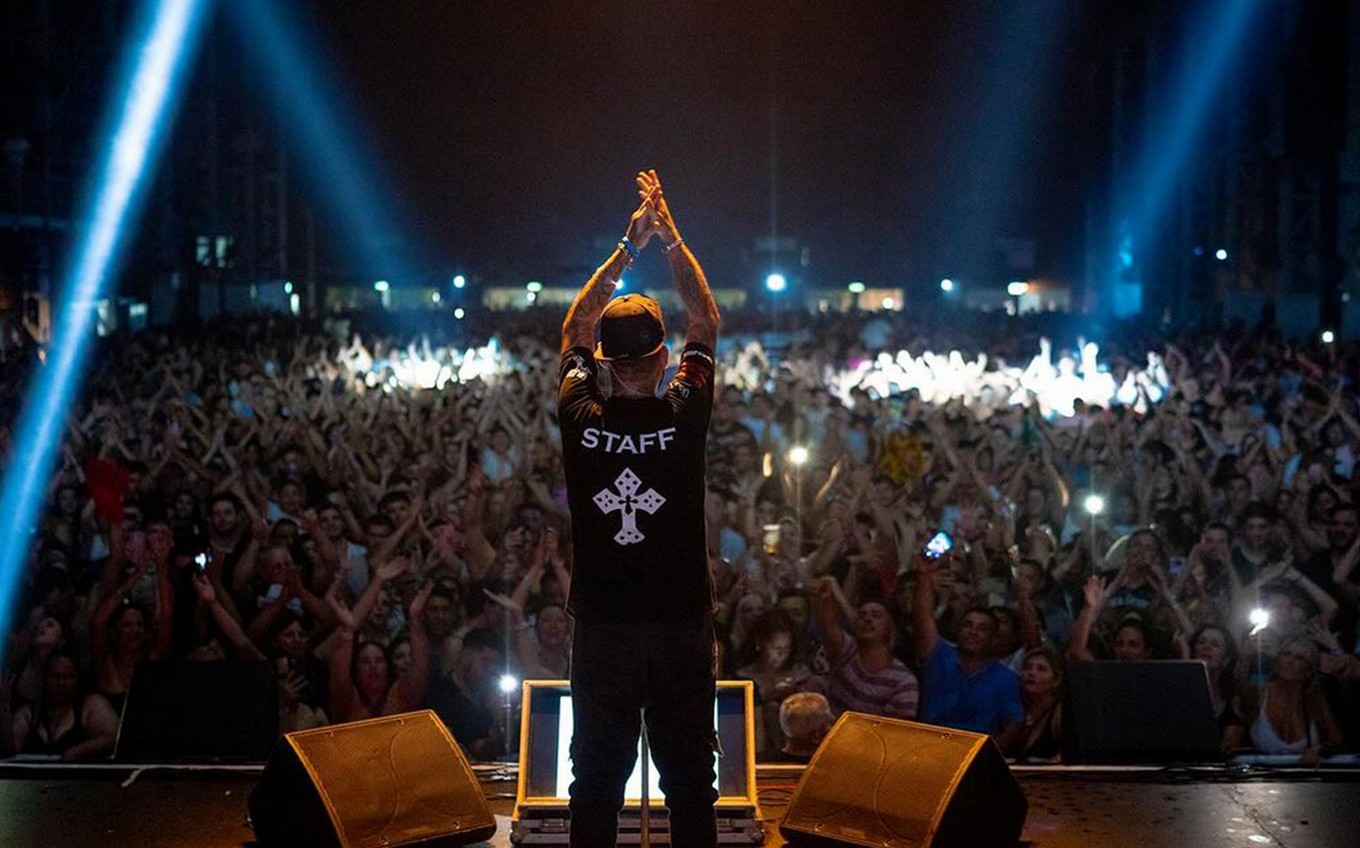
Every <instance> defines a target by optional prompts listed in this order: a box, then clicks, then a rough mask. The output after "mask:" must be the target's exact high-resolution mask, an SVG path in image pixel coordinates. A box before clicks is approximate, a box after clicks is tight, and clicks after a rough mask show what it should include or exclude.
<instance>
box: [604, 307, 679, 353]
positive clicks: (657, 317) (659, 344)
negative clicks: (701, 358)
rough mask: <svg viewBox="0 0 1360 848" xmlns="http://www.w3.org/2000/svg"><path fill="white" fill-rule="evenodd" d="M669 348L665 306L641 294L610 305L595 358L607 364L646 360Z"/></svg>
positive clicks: (605, 312)
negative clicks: (625, 360)
mask: <svg viewBox="0 0 1360 848" xmlns="http://www.w3.org/2000/svg"><path fill="white" fill-rule="evenodd" d="M665 346H666V323H665V322H664V321H663V320H661V305H660V304H659V303H657V302H656V301H655V300H652V299H651V298H650V297H647V296H646V295H641V294H626V295H624V296H623V297H616V298H614V299H613V300H611V301H609V305H607V306H606V307H605V308H604V313H603V314H601V315H600V343H599V344H598V345H596V347H595V358H596V359H601V360H604V361H606V362H608V361H611V360H615V359H619V360H624V359H644V358H646V357H648V356H651V355H652V354H654V353H656V352H657V351H659V350H661V348H663V347H665Z"/></svg>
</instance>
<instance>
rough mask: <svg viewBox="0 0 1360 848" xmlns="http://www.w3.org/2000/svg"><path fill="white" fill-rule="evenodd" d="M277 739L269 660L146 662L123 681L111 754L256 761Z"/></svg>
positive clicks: (156, 759) (139, 757)
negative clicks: (123, 696)
mask: <svg viewBox="0 0 1360 848" xmlns="http://www.w3.org/2000/svg"><path fill="white" fill-rule="evenodd" d="M278 738H279V707H278V684H277V682H276V679H275V672H274V667H273V666H272V665H271V664H270V663H267V662H188V661H183V660H146V661H144V662H142V663H140V664H138V666H137V670H136V671H135V672H134V673H133V675H132V680H131V681H130V682H129V684H128V691H127V700H126V701H124V703H123V716H122V718H121V720H120V721H119V723H118V739H117V742H116V743H115V746H114V756H115V759H117V760H120V761H123V762H183V761H214V762H221V761H227V762H255V763H262V762H264V761H265V759H266V758H267V757H268V756H269V751H270V749H271V748H273V746H274V743H275V742H276V741H278Z"/></svg>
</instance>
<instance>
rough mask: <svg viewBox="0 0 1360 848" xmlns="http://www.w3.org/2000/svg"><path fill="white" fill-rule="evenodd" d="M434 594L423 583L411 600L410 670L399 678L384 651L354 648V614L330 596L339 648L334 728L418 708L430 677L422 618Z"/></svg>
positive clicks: (373, 646)
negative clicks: (338, 725) (426, 603)
mask: <svg viewBox="0 0 1360 848" xmlns="http://www.w3.org/2000/svg"><path fill="white" fill-rule="evenodd" d="M433 589H434V584H433V583H427V584H426V585H425V586H423V587H422V588H421V589H420V591H418V592H417V593H416V595H415V597H414V598H412V600H411V606H410V609H409V610H408V612H407V621H408V622H409V624H410V627H411V636H410V644H411V660H410V670H409V671H408V672H407V674H406V675H404V676H399V675H398V674H397V671H396V669H395V668H394V663H393V661H392V657H391V656H390V655H389V654H388V652H387V649H386V648H384V647H383V646H382V645H379V644H377V643H375V642H364V643H362V644H357V645H356V644H355V643H356V642H357V639H356V638H355V637H356V633H357V630H358V623H357V622H356V621H355V620H354V613H353V612H351V611H350V610H349V609H348V608H346V607H345V605H344V604H343V603H342V602H341V601H339V599H338V598H337V597H336V595H335V594H331V595H329V596H328V599H329V600H331V607H332V609H333V610H334V612H335V618H336V620H337V621H339V622H340V626H339V627H338V628H337V633H338V634H339V635H338V638H339V642H340V645H339V647H338V648H337V649H336V651H335V653H334V654H332V655H331V710H330V714H331V718H332V719H333V720H335V721H336V722H341V723H343V722H347V721H357V720H359V719H361V718H373V717H375V716H384V715H395V714H396V713H403V712H409V711H410V710H413V709H416V708H417V707H419V706H420V704H421V702H422V700H423V699H424V697H425V685H426V677H427V675H428V673H429V661H430V656H429V644H428V642H427V640H426V638H425V625H424V620H423V617H422V613H423V612H424V608H425V601H426V600H427V599H428V598H429V597H430V592H431V591H432V590H433Z"/></svg>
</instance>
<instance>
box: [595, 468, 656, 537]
mask: <svg viewBox="0 0 1360 848" xmlns="http://www.w3.org/2000/svg"><path fill="white" fill-rule="evenodd" d="M614 486H615V487H616V488H617V489H618V490H619V491H618V494H615V493H614V492H612V491H610V490H609V489H607V488H606V489H601V490H600V491H598V492H596V493H595V498H594V500H595V505H596V506H598V507H599V508H600V511H601V512H603V513H604V514H605V515H608V514H609V513H611V512H621V513H622V516H621V517H622V519H623V527H622V528H621V529H620V530H619V532H617V533H615V534H614V541H615V542H618V543H619V544H620V545H633V544H636V543H638V542H641V541H642V540H643V539H645V538H646V537H645V536H643V535H642V531H641V530H638V529H637V510H639V509H640V510H642V511H643V512H645V513H647V514H648V515H652V514H653V513H655V512H656V511H657V510H658V509H660V508H661V505H662V504H664V503H665V502H666V499H665V498H663V497H662V496H661V494H660V493H659V492H657V490H656V489H648V490H647V491H645V492H643V493H642V494H640V495H639V494H638V493H637V490H638V489H640V488H642V481H641V480H639V479H638V476H637V475H636V474H634V473H633V469H631V468H625V469H623V473H622V474H620V475H619V476H618V477H616V478H615V479H614Z"/></svg>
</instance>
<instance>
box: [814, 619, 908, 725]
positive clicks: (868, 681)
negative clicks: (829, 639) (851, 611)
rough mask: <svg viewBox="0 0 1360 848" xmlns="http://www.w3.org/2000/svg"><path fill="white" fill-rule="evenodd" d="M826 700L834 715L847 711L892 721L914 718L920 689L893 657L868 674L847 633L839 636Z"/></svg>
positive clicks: (857, 650)
mask: <svg viewBox="0 0 1360 848" xmlns="http://www.w3.org/2000/svg"><path fill="white" fill-rule="evenodd" d="M826 698H827V700H828V701H830V702H831V709H832V711H833V712H835V714H836V715H840V714H841V713H843V712H845V711H846V710H853V711H855V712H858V713H869V714H870V715H881V716H890V717H892V718H906V719H914V718H916V706H917V704H918V703H919V701H920V699H921V688H920V686H919V685H918V684H917V682H916V675H914V674H912V673H911V669H909V668H907V667H906V665H904V664H903V663H902V661H901V660H899V659H897V658H896V657H894V658H893V660H892V662H891V663H889V664H888V666H887V667H885V668H882V669H879V670H878V671H867V670H865V668H864V665H863V663H862V662H861V661H860V656H859V647H858V646H857V645H856V644H855V639H854V637H853V636H851V635H850V634H849V633H842V638H841V650H840V654H839V655H838V656H836V657H833V658H832V659H831V673H830V675H828V677H827V687H826Z"/></svg>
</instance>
